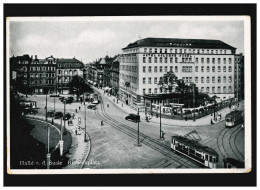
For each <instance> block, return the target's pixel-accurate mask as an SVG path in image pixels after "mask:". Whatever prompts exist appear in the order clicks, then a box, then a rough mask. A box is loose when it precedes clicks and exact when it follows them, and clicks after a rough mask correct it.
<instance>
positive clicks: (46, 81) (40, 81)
mask: <svg viewBox="0 0 260 190" xmlns="http://www.w3.org/2000/svg"><path fill="white" fill-rule="evenodd" d="M56 63H57V59H56V58H54V57H53V56H50V57H47V58H45V59H38V58H37V55H35V59H33V60H32V62H31V65H30V87H31V88H32V89H33V93H34V94H43V93H44V91H43V88H44V87H47V88H48V90H49V93H56V92H57V89H56Z"/></svg>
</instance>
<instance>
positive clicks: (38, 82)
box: [31, 80, 54, 84]
mask: <svg viewBox="0 0 260 190" xmlns="http://www.w3.org/2000/svg"><path fill="white" fill-rule="evenodd" d="M31 84H44V83H43V81H41V80H40V81H37V80H35V81H31ZM46 84H54V80H46Z"/></svg>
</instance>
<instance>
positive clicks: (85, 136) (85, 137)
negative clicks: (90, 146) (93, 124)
mask: <svg viewBox="0 0 260 190" xmlns="http://www.w3.org/2000/svg"><path fill="white" fill-rule="evenodd" d="M83 100H84V113H85V114H84V115H85V135H84V141H85V142H88V140H87V113H86V103H85V98H84V94H83Z"/></svg>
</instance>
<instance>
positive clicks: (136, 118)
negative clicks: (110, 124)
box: [125, 113, 140, 123]
mask: <svg viewBox="0 0 260 190" xmlns="http://www.w3.org/2000/svg"><path fill="white" fill-rule="evenodd" d="M125 119H126V120H132V121H134V122H136V123H137V122H140V115H137V114H133V113H130V114H129V115H128V116H126V117H125Z"/></svg>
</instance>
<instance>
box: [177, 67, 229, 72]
mask: <svg viewBox="0 0 260 190" xmlns="http://www.w3.org/2000/svg"><path fill="white" fill-rule="evenodd" d="M183 69H185V68H183V67H182V70H183ZM200 70H201V72H204V66H201V67H200ZM211 71H212V72H215V66H212V67H211ZM226 71H227V67H226V66H223V72H226ZM183 72H185V71H183ZM195 72H199V67H198V66H196V67H195ZM207 72H210V66H207ZM218 72H221V66H218ZM228 72H232V66H229V67H228Z"/></svg>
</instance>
